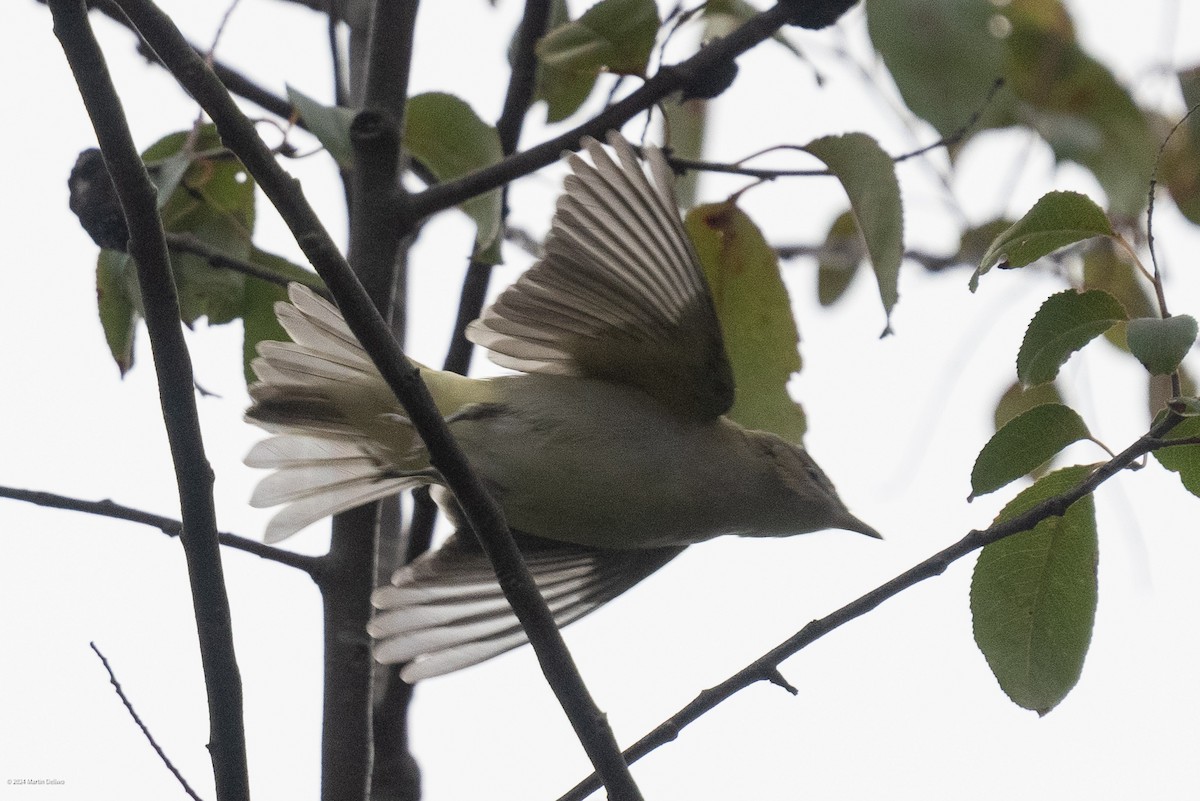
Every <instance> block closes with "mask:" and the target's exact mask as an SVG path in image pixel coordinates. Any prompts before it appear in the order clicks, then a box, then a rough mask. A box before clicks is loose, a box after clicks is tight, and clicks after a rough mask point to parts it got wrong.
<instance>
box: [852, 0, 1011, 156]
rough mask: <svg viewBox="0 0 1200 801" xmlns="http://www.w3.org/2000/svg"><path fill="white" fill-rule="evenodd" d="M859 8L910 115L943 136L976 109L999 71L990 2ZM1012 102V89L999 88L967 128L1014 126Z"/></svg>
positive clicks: (1001, 54) (883, 1) (872, 2)
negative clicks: (1000, 91)
mask: <svg viewBox="0 0 1200 801" xmlns="http://www.w3.org/2000/svg"><path fill="white" fill-rule="evenodd" d="M866 10H867V31H868V33H869V34H870V36H871V43H872V44H873V45H874V46H875V49H876V50H878V51H879V54H880V56H882V58H883V63H884V64H885V65H886V66H887V68H888V71H889V72H891V74H892V79H893V80H894V81H895V82H896V88H897V89H899V90H900V95H901V97H903V98H904V103H905V104H906V105H907V106H908V107H909V108H910V109H912V111H913V113H914V114H916V115H917V116H919V117H921V118H922V119H924V120H927V121H928V122H929V123H930V124H931V125H933V127H934V128H936V129H937V131H938V133H940V134H941V135H942V136H950V135H951V134H952V133H954V132H956V131H957V130H958V129H959V128H960V127H962V126H963V125H964V124H965V123H966V122H967V121H968V120H970V119H971V117H972V115H974V114H976V113H977V112H979V110H980V109H981V108H982V107H983V105H984V99H985V98H986V97H987V93H988V91H989V90H990V89H991V87H992V85H993V84H994V83H995V81H996V79H997V78H999V77H1000V76H1002V75H1003V74H1004V64H1005V44H1004V41H1003V39H1001V38H1000V37H999V36H997V35H996V34H995V33H993V32H992V30H991V27H990V26H992V25H993V24H994V23H993V20H994V18H995V16H996V8H995V7H994V6H993V5H991V4H989V3H983V2H979V0H939V2H936V3H931V2H929V0H867V2H866ZM1015 105H1016V104H1015V102H1014V99H1013V97H1012V95H1011V94H1010V93H1008V92H1002V93H1001V94H1000V95H999V96H997V97H996V98H995V100H994V101H993V102H992V103H991V104H989V105H988V107H987V108H985V109H984V110H983V116H982V118H981V119H980V120H979V122H978V124H976V125H975V126H974V127H973V128H972V130H971V133H977V132H979V131H983V130H986V129H988V128H999V127H1004V126H1007V125H1011V124H1013V123H1014V122H1016V115H1015V108H1014V107H1015ZM962 144H963V143H962V142H960V143H958V145H956V146H955V147H961V146H962ZM952 152H953V151H952Z"/></svg>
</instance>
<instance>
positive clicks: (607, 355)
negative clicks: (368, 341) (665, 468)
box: [467, 132, 733, 417]
mask: <svg viewBox="0 0 1200 801" xmlns="http://www.w3.org/2000/svg"><path fill="white" fill-rule="evenodd" d="M609 144H610V145H611V146H612V149H613V150H614V151H615V153H616V156H617V160H616V161H614V160H613V158H612V157H611V156H610V155H609V154H608V152H607V151H606V150H605V149H604V148H603V147H602V146H601V145H600V143H599V142H597V141H595V140H594V139H586V140H584V143H583V146H584V148H585V149H586V150H587V152H588V154H589V155H590V156H591V160H592V163H591V164H588V163H587V162H586V161H585V160H584V159H582V158H581V157H579V156H578V155H571V156H569V157H568V162H569V164H570V166H571V170H572V174H571V175H569V176H568V177H567V179H566V181H565V182H564V187H565V191H564V193H563V194H562V196H561V197H560V198H559V201H558V207H557V210H556V211H555V215H554V221H553V224H552V225H551V229H550V233H549V234H548V235H547V237H546V242H545V247H544V254H543V256H542V258H541V259H540V260H539V261H538V262H536V263H535V264H534V265H533V266H532V267H531V268H530V269H529V270H527V271H526V272H525V273H524V274H523V275H522V276H521V278H519V279H518V280H517V281H516V283H514V284H513V285H512V286H511V287H509V288H508V289H507V290H506V291H505V292H503V293H502V294H501V295H500V297H499V298H497V299H496V302H495V303H493V304H492V306H491V307H490V308H488V309H487V310H486V311H485V312H484V313H483V316H482V317H480V318H479V319H478V320H476V321H475V322H473V323H472V324H471V325H470V326H469V327H468V329H467V337H468V339H470V340H471V341H472V342H474V343H476V344H477V345H481V346H482V347H485V348H487V349H488V350H489V351H490V356H491V358H492V361H494V362H496V363H497V364H500V365H503V366H505V367H511V368H514V369H517V370H521V371H524V372H530V373H553V374H559V375H581V376H589V377H592V378H600V379H604V380H608V381H614V382H619V383H624V384H630V385H633V386H637V387H640V388H642V389H644V390H645V391H646V392H648V393H649V394H650V395H652V396H654V397H655V398H657V399H658V400H660V401H662V402H663V403H665V404H666V405H667V406H669V407H670V408H671V409H673V410H675V411H677V412H679V413H681V414H686V415H688V416H698V417H715V416H717V415H720V414H723V413H725V412H726V411H728V410H729V407H730V406H731V405H732V404H733V373H732V371H731V369H730V366H729V359H728V357H727V355H726V353H725V345H724V342H723V340H722V337H721V327H720V323H719V322H718V320H717V315H716V311H715V309H714V307H713V301H712V295H711V294H710V292H709V288H708V284H707V282H706V281H705V279H704V274H703V272H702V271H701V269H700V265H699V261H698V259H697V257H696V254H695V251H694V250H693V248H692V245H691V242H690V241H689V240H688V237H687V234H686V233H685V232H684V229H683V224H682V222H681V221H680V219H679V209H678V207H677V205H676V202H675V195H674V189H673V185H674V180H673V176H672V174H671V170H670V167H668V165H667V163H666V160H665V159H664V158H663V156H662V154H661V153H660V152H659V151H658V150H657V149H654V148H647V149H646V163H647V165H648V166H649V170H650V176H649V177H648V176H647V174H646V171H645V169H644V168H643V166H642V164H641V163H640V162H639V161H638V159H637V157H636V156H635V155H634V152H633V148H632V147H631V146H630V145H629V143H628V142H626V141H625V140H624V139H623V138H622V137H621V136H620V135H619V134H617V133H615V132H614V133H613V134H612V135H611V136H610V137H609Z"/></svg>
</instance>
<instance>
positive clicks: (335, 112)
mask: <svg viewBox="0 0 1200 801" xmlns="http://www.w3.org/2000/svg"><path fill="white" fill-rule="evenodd" d="M287 96H288V102H289V103H291V104H292V108H294V109H296V113H297V114H299V115H300V119H302V120H304V125H305V126H306V127H307V128H308V131H309V133H311V134H312V135H313V136H315V137H317V141H318V142H320V143H321V144H322V145H324V146H325V149H326V150H327V151H329V155H331V156H333V160H334V161H336V162H337V163H338V166H339V167H341V168H342V169H343V170H349V169H352V168H353V167H354V147H353V146H352V145H351V144H350V123H352V122H354V116H355V111H354V109H349V108H342V107H341V106H326V105H324V104H323V103H318V102H317V101H316V100H313V99H312V98H311V97H309V96H308V95H306V94H304V93H303V92H301V91H300V90H299V89H295V88H293V87H291V86H289V87H287Z"/></svg>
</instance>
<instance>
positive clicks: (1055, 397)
mask: <svg viewBox="0 0 1200 801" xmlns="http://www.w3.org/2000/svg"><path fill="white" fill-rule="evenodd" d="M1062 400H1063V399H1062V395H1061V394H1060V393H1059V391H1058V387H1057V386H1056V385H1055V384H1054V383H1053V382H1047V383H1045V384H1037V385H1035V386H1032V387H1025V386H1022V385H1021V382H1020V381H1016V382H1014V383H1013V384H1012V385H1011V386H1009V388H1008V389H1006V390H1005V391H1004V394H1003V395H1001V396H1000V400H998V401H997V402H996V410H995V412H993V414H992V418H993V424H994V425H995V427H996V430H997V431H999V430H1000V429H1001V428H1003V427H1004V424H1005V423H1007V422H1008V421H1009V420H1012V419H1014V418H1016V417H1019V416H1020V415H1022V414H1024V413H1025V412H1027V411H1029V410H1030V409H1032V408H1033V407H1035V406H1041V405H1042V404H1044V403H1062Z"/></svg>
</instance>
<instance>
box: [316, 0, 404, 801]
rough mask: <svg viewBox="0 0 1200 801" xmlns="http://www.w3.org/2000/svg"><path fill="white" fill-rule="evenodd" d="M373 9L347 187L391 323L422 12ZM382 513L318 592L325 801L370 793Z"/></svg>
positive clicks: (336, 558)
mask: <svg viewBox="0 0 1200 801" xmlns="http://www.w3.org/2000/svg"><path fill="white" fill-rule="evenodd" d="M371 8H372V14H371V20H370V25H369V28H370V34H369V37H368V40H367V53H366V67H367V69H366V73H365V75H363V76H362V80H363V84H364V85H363V86H361V87H360V86H357V85H355V86H352V87H351V89H352V93H353V94H354V95H355V96H361V97H362V98H363V102H362V110H361V111H360V112H359V113H358V115H357V116H356V117H355V119H354V121H353V123H352V124H351V126H350V143H351V146H352V147H353V149H354V165H355V169H354V170H352V171H351V172H350V176H349V178H350V180H349V187H348V195H349V200H350V258H349V266H350V268H351V269H352V270H353V272H354V275H355V276H356V277H357V278H358V280H359V281H361V282H362V286H363V289H364V291H365V293H366V295H367V296H368V298H369V301H370V302H371V304H372V305H373V306H374V308H375V309H376V310H378V311H379V312H380V313H381V314H382V315H383V316H385V317H387V316H391V312H392V311H393V309H394V308H395V307H394V305H393V292H394V291H395V289H396V287H397V284H400V285H403V279H402V278H401V280H399V281H397V278H398V274H397V268H398V263H397V254H398V252H399V249H400V243H401V240H402V239H403V238H404V237H405V236H406V234H407V231H405V230H403V229H402V228H401V227H399V226H397V225H395V220H396V218H397V217H398V216H399V206H400V204H401V202H402V200H403V196H402V190H399V189H398V187H399V186H400V181H399V158H398V157H399V152H400V135H399V129H400V125H401V124H402V123H401V120H402V119H403V113H404V104H405V94H406V93H407V84H408V68H409V65H408V62H409V60H410V58H411V55H412V35H413V25H414V24H415V19H416V5H415V3H414V2H403V3H400V2H389V1H387V0H377V2H375V3H372V4H371ZM360 90H361V95H360V94H359V93H360ZM398 310H399V311H402V309H398ZM400 330H403V322H402V320H401V328H400ZM384 503H385V502H377V503H372V504H370V505H368V506H364V507H359V508H357V509H351V510H349V511H346V512H342V513H339V514H337V515H335V516H334V518H333V535H332V538H331V540H330V546H329V553H328V556H327V557H326V564H325V572H324V573H323V575H322V580H321V582H320V586H321V598H322V606H323V610H324V621H325V687H324V715H323V718H322V720H323V724H322V738H321V798H322V799H323V801H358V800H359V799H364V798H366V797H367V796H368V794H369V792H370V786H371V771H372V767H371V765H372V755H373V743H372V734H373V725H372V709H373V703H372V688H373V671H374V662H373V660H372V658H371V643H370V639H369V638H368V637H367V633H366V628H367V621H368V620H369V619H370V616H371V591H372V590H373V589H374V587H375V579H376V559H377V554H378V552H379V549H380V547H381V542H382V540H383V533H382V532H381V523H382V520H383V516H382V511H383V506H384ZM393 503H394V501H393ZM394 533H395V532H389V534H394Z"/></svg>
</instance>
